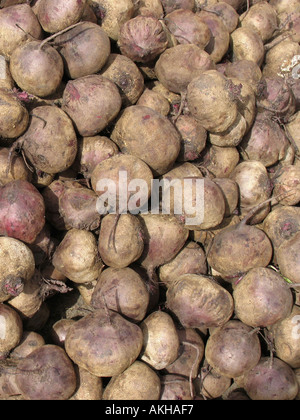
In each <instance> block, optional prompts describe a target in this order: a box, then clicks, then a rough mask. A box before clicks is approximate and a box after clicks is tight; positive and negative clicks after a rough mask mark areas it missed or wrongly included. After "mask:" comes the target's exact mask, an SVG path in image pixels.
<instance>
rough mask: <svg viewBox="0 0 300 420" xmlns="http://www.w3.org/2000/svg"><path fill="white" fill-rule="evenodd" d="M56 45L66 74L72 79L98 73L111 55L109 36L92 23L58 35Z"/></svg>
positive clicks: (86, 23)
mask: <svg viewBox="0 0 300 420" xmlns="http://www.w3.org/2000/svg"><path fill="white" fill-rule="evenodd" d="M55 44H56V48H57V51H58V52H59V53H60V54H61V56H62V57H63V60H64V69H65V73H66V75H67V77H68V78H71V79H77V78H78V77H83V76H88V75H89V74H94V73H98V72H99V71H100V70H101V69H102V67H103V66H104V64H105V63H106V61H107V59H108V57H109V54H110V40H109V37H108V35H107V34H106V32H105V31H104V30H103V29H102V28H101V27H100V26H99V25H97V24H96V23H92V22H84V23H83V24H82V25H79V26H76V27H75V28H73V29H70V30H69V31H68V32H66V33H64V34H62V35H58V36H57V37H56V39H55Z"/></svg>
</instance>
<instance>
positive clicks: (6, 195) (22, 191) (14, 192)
mask: <svg viewBox="0 0 300 420" xmlns="http://www.w3.org/2000/svg"><path fill="white" fill-rule="evenodd" d="M44 224H45V204H44V199H43V197H42V195H41V194H40V192H39V191H38V190H37V189H36V188H35V187H34V186H33V185H32V184H31V183H30V182H28V181H25V180H17V181H11V182H9V183H7V184H6V185H4V187H2V188H1V189H0V234H1V235H6V236H10V237H13V238H16V239H20V240H21V241H24V242H27V243H32V242H34V240H35V239H36V237H37V235H38V234H39V233H40V231H41V230H42V229H43V227H44Z"/></svg>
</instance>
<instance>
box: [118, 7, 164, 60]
mask: <svg viewBox="0 0 300 420" xmlns="http://www.w3.org/2000/svg"><path fill="white" fill-rule="evenodd" d="M118 45H119V47H120V50H121V53H122V54H123V55H125V56H127V57H129V58H131V59H132V60H133V61H137V62H140V63H147V62H149V61H152V60H154V59H155V58H156V57H157V56H158V55H159V54H161V53H162V52H163V51H164V50H165V49H166V48H167V45H168V41H167V36H166V34H165V32H164V30H163V26H162V24H161V22H160V21H159V20H158V19H157V18H155V17H152V16H141V15H140V16H136V17H135V18H132V19H130V20H128V21H127V22H125V23H124V24H123V25H122V26H121V28H120V34H119V39H118Z"/></svg>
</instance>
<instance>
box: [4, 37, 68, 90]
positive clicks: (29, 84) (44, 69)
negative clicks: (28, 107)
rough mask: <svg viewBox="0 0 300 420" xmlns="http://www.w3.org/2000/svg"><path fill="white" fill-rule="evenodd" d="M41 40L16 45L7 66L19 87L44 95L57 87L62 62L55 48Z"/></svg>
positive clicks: (60, 76)
mask: <svg viewBox="0 0 300 420" xmlns="http://www.w3.org/2000/svg"><path fill="white" fill-rule="evenodd" d="M42 42H43V41H42ZM42 42H40V41H29V42H26V43H25V44H21V45H20V46H19V47H17V48H16V49H15V50H14V51H13V53H12V54H11V57H10V64H9V68H10V72H11V74H12V77H13V79H14V80H15V82H16V83H17V85H18V86H19V87H20V88H21V89H23V90H25V91H26V92H28V93H31V94H33V95H36V96H40V97H46V96H49V95H52V94H53V93H55V91H56V90H57V89H58V87H59V85H60V83H61V81H62V78H63V73H64V64H63V60H62V57H61V55H60V54H59V53H58V52H57V51H56V49H55V48H54V47H51V46H50V45H49V44H47V43H44V44H42Z"/></svg>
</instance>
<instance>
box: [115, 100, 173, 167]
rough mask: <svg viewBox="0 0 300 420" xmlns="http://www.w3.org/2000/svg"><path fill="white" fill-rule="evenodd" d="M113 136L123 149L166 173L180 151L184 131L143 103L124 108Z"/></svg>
mask: <svg viewBox="0 0 300 420" xmlns="http://www.w3.org/2000/svg"><path fill="white" fill-rule="evenodd" d="M111 139H112V140H113V141H114V142H115V143H116V144H117V145H118V146H119V148H120V149H121V151H122V152H123V153H126V154H131V155H134V156H137V157H139V158H140V159H142V160H143V161H144V162H146V163H147V164H148V165H149V167H150V169H151V170H152V171H153V174H154V175H162V174H164V173H165V172H167V171H168V170H169V169H170V168H171V167H172V166H173V164H174V162H175V160H176V159H177V157H178V155H179V152H180V135H179V133H178V132H177V130H176V128H175V127H174V125H173V124H172V123H171V122H170V121H169V120H168V118H167V117H165V116H163V115H161V114H160V113H159V112H157V111H155V110H153V109H151V108H148V107H145V106H141V105H132V106H129V107H127V108H125V109H124V111H123V112H122V113H121V115H120V117H119V118H118V120H117V122H116V124H115V126H114V128H113V131H112V133H111Z"/></svg>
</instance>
